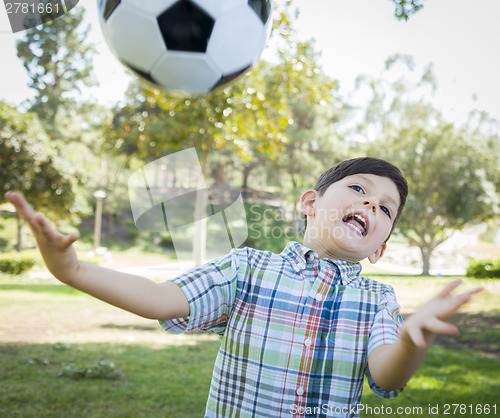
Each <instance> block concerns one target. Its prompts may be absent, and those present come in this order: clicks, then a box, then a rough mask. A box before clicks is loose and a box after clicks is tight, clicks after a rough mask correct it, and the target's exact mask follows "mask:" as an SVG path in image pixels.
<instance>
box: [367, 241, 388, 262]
mask: <svg viewBox="0 0 500 418" xmlns="http://www.w3.org/2000/svg"><path fill="white" fill-rule="evenodd" d="M386 248H387V244H385V243H384V244H382V245H381V246H380V247H379V249H378V250H377V251H375V252H374V253H373V254H372V255H371V256H369V257H368V260H369V261H370V263H372V264H375V263H376V262H377V261H378V260H380V259H381V258H382V256H383V255H384V253H385V249H386Z"/></svg>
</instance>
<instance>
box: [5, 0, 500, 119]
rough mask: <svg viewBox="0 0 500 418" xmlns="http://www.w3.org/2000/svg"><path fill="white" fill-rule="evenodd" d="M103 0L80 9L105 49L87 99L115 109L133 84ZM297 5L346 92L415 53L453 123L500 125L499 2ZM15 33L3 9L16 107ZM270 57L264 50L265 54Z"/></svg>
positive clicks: (299, 0) (88, 0)
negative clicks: (403, 16)
mask: <svg viewBox="0 0 500 418" xmlns="http://www.w3.org/2000/svg"><path fill="white" fill-rule="evenodd" d="M145 1H153V0H145ZM276 1H282V0H276ZM96 3H97V2H96V1H93V0H82V1H80V3H79V5H78V6H77V7H85V8H86V10H87V23H88V24H90V25H91V32H90V37H89V40H90V41H92V42H94V43H95V44H96V45H97V48H98V51H99V54H98V55H97V56H96V57H95V61H94V65H95V67H94V68H95V73H96V77H97V79H98V81H99V82H100V86H99V88H97V89H93V90H92V91H89V92H87V94H92V95H95V96H96V97H97V98H98V100H99V101H100V102H102V103H104V104H114V103H116V102H117V101H119V100H120V99H121V98H122V97H123V93H124V91H125V89H126V86H127V84H128V82H129V80H130V79H129V77H128V76H127V75H126V74H125V70H124V68H123V66H122V65H121V64H120V63H119V62H118V61H117V60H116V59H115V58H114V57H113V55H112V54H111V52H110V51H109V49H108V48H107V46H106V43H105V41H104V39H103V38H102V35H101V31H100V27H99V23H98V21H97V6H96ZM294 5H295V6H296V7H297V8H298V9H299V12H300V16H299V20H298V22H297V23H296V25H297V30H298V32H299V36H300V37H301V39H303V40H310V39H314V40H315V46H316V49H317V50H319V51H321V64H322V66H323V69H324V71H325V72H326V73H327V74H328V75H330V76H331V77H332V78H334V79H336V80H338V81H339V83H340V87H341V92H344V93H348V92H350V91H351V90H352V88H353V86H354V80H355V79H356V77H357V76H358V75H360V74H366V75H373V76H379V75H381V73H382V71H383V68H384V62H385V60H386V59H387V57H389V56H391V55H393V54H395V53H400V54H408V55H411V56H413V57H414V59H415V62H416V64H417V68H424V67H425V66H426V65H427V64H429V63H432V64H433V68H434V72H435V74H436V76H437V82H438V92H437V95H436V99H435V100H436V105H437V106H438V107H439V108H440V110H442V112H443V113H444V114H445V116H446V117H447V118H448V119H450V120H452V121H457V122H463V121H464V120H465V119H466V117H467V115H468V113H469V112H470V111H471V110H472V109H478V110H486V111H487V112H488V113H489V114H490V115H491V116H492V117H494V118H495V119H497V120H500V81H499V75H500V48H499V41H500V24H498V16H500V1H499V0H474V1H470V0H425V1H424V8H423V9H422V10H421V11H419V12H418V13H417V14H416V15H414V16H412V17H411V18H410V19H409V21H407V22H405V21H398V20H396V19H395V18H394V16H393V13H394V5H393V3H392V2H391V1H390V0H294ZM9 30H10V27H9V23H8V20H7V15H6V12H5V9H3V6H2V5H0V52H1V68H2V70H1V75H2V76H1V77H0V100H7V101H8V102H9V103H11V104H14V105H17V104H19V103H21V102H22V101H23V100H25V99H26V98H27V97H30V96H31V95H32V94H33V92H32V91H31V90H30V89H29V88H28V87H27V83H28V81H29V80H28V77H27V75H26V72H25V70H24V68H23V67H22V65H21V62H20V60H19V59H18V58H17V56H16V50H15V41H16V39H19V37H22V33H20V34H12V33H9ZM269 53H270V52H269V50H267V51H264V54H263V57H264V58H266V56H267V55H269ZM266 54H267V55H266Z"/></svg>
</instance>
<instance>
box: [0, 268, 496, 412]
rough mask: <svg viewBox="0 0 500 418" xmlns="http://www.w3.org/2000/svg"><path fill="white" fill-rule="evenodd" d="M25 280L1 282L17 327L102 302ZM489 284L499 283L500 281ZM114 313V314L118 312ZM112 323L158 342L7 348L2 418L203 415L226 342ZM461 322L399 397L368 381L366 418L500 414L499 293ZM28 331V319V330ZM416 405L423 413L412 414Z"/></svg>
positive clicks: (429, 282) (407, 280) (2, 359)
mask: <svg viewBox="0 0 500 418" xmlns="http://www.w3.org/2000/svg"><path fill="white" fill-rule="evenodd" d="M378 280H380V281H383V282H393V283H394V284H398V283H399V284H405V285H407V286H408V287H409V288H411V289H415V291H418V290H420V288H421V287H422V286H423V287H425V288H428V287H429V286H433V288H435V289H436V290H437V289H438V288H439V287H440V286H441V285H442V284H444V283H446V282H447V281H449V280H450V279H449V278H443V279H434V282H433V279H431V278H425V279H424V280H423V281H421V282H420V283H419V280H418V278H417V277H388V276H383V277H378ZM465 282H466V283H465V284H466V285H471V286H472V285H474V284H476V283H477V281H475V280H474V281H472V280H468V279H466V280H465ZM25 283H27V282H26V281H21V282H19V281H16V280H13V282H12V283H5V282H4V284H0V311H1V312H2V313H0V316H3V317H6V318H10V319H8V320H15V321H17V320H20V319H19V318H17V317H14V316H11V317H9V316H8V313H9V312H18V313H19V312H21V311H22V310H23V309H24V310H28V309H29V311H30V312H40V313H42V312H43V311H46V310H52V311H53V316H54V318H56V319H57V317H58V315H66V316H68V315H69V316H74V317H75V320H78V319H79V318H78V314H76V313H75V312H82V313H83V310H85V309H90V310H92V309H95V307H100V306H101V302H99V301H95V300H94V299H92V298H90V297H89V296H87V295H84V294H82V293H80V292H78V291H75V290H73V289H71V288H69V287H66V286H63V285H57V284H25ZM490 284H492V285H494V286H498V285H499V283H498V282H494V283H493V282H490ZM110 309H111V310H112V312H113V313H114V312H115V310H113V309H114V308H110ZM92 312H93V311H92ZM99 312H101V311H99ZM102 312H104V311H102ZM103 315H105V313H104V314H103ZM127 315H128V314H127ZM110 318H111V319H110ZM110 318H108V317H106V316H103V317H102V318H98V320H99V321H100V322H99V323H98V324H97V325H96V327H99V329H100V330H101V332H102V333H111V332H117V333H120V335H127V334H128V333H132V332H135V333H142V334H143V335H146V334H147V335H150V336H151V341H144V340H141V341H133V342H121V343H102V342H95V341H85V342H72V343H69V344H68V343H67V339H66V340H63V341H64V342H65V344H56V343H34V342H29V341H27V342H25V343H3V344H0V382H1V387H2V393H1V395H0V416H1V417H4V416H5V417H15V416H19V417H68V416H71V417H169V418H170V417H173V418H176V417H179V418H190V417H193V418H194V417H201V416H203V411H204V406H205V402H206V399H207V394H208V389H209V384H210V378H211V373H212V367H213V364H214V361H215V356H216V354H217V349H218V341H217V339H213V340H207V339H206V338H203V337H202V336H197V335H194V336H192V337H189V338H186V339H185V340H176V341H177V342H176V343H175V344H174V343H173V342H172V341H173V340H171V339H170V338H171V337H169V336H168V335H166V334H165V333H162V331H161V330H158V328H159V327H158V326H157V325H156V324H155V323H154V322H153V323H151V326H149V325H148V326H143V325H141V324H142V323H141V324H139V325H138V324H136V322H135V319H134V318H135V317H130V319H129V317H126V319H125V322H119V321H118V322H113V321H114V319H115V318H114V317H110ZM25 320H27V321H28V325H30V324H29V322H33V324H32V327H36V326H37V323H38V322H37V318H36V317H31V316H28V317H27V319H25ZM455 322H457V324H458V325H459V327H460V329H461V331H462V332H461V335H460V336H459V337H458V338H439V339H438V340H437V341H436V344H435V345H434V346H433V347H432V348H431V349H430V351H429V354H428V357H427V359H426V362H425V363H424V365H423V366H422V367H421V368H420V370H419V371H418V372H417V374H416V375H415V376H414V378H413V379H412V380H411V381H410V383H409V384H408V387H407V388H406V389H405V390H404V391H403V393H402V394H401V395H400V396H399V397H397V398H396V399H394V400H387V399H381V398H378V397H377V396H376V395H375V394H373V393H372V392H371V390H370V389H369V388H368V386H367V385H365V390H364V395H363V398H362V404H363V405H364V406H365V408H371V413H370V412H369V413H362V414H361V416H362V417H376V416H378V417H380V416H382V414H381V413H380V411H381V409H380V408H382V407H383V408H385V410H386V411H387V408H391V411H392V414H391V416H394V417H410V416H415V417H417V416H418V417H422V416H423V417H436V416H445V415H444V408H445V405H446V404H450V405H451V404H466V405H473V406H474V408H475V406H476V405H484V404H489V405H494V404H496V405H497V414H499V413H500V403H499V401H498V394H499V393H500V347H499V345H498V341H500V294H499V293H498V292H483V294H479V295H477V301H475V302H474V304H473V305H471V306H470V307H469V309H468V310H467V312H464V313H462V314H460V315H458V316H457V318H456V319H455ZM148 324H149V323H148ZM26 325H27V324H26V323H20V326H26ZM0 326H1V324H0ZM151 328H153V329H154V330H151ZM33 329H35V328H33ZM54 329H57V327H54ZM61 335H63V336H65V334H61ZM65 337H66V338H70V337H69V336H65ZM148 338H149V337H148ZM99 362H105V363H101V364H105V365H108V367H107V369H106V368H104V369H99V368H98V367H97V366H96V365H98V364H99ZM86 369H90V370H92V371H94V375H97V377H98V378H91V377H84V378H80V379H74V378H71V375H72V374H71V373H67V371H68V370H70V371H74V370H77V371H82V370H86ZM96 370H97V372H95V371H96ZM61 372H63V373H62V374H64V375H63V376H60V374H61ZM109 372H116V374H117V375H118V377H117V378H114V379H111V378H108V377H112V376H110V374H109ZM120 376H124V378H122V377H120ZM436 406H438V407H439V408H440V413H439V414H437V415H436V414H435V413H431V411H429V408H430V407H433V408H435V407H436ZM376 408H379V409H378V410H377V409H376ZM398 408H402V410H401V411H403V413H400V414H398V413H397V411H398ZM405 408H406V412H405ZM408 408H422V409H421V410H416V411H417V412H415V413H413V414H411V413H408V411H409V409H408ZM414 411H415V410H414ZM432 412H435V409H434V410H432ZM270 415H272V411H270ZM450 415H452V414H450ZM455 416H459V415H457V414H455ZM461 416H467V417H474V416H487V415H484V414H483V415H479V414H476V413H475V412H474V411H473V413H472V414H471V413H470V410H467V413H466V414H462V415H461ZM490 416H494V415H493V414H492V413H491V414H490Z"/></svg>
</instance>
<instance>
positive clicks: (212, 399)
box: [160, 242, 402, 417]
mask: <svg viewBox="0 0 500 418" xmlns="http://www.w3.org/2000/svg"><path fill="white" fill-rule="evenodd" d="M360 272H361V265H360V264H359V263H358V264H352V263H349V262H346V261H338V260H329V259H321V260H320V259H319V257H318V254H317V253H316V252H314V251H313V250H310V249H308V248H306V247H304V246H303V245H300V244H298V243H296V242H292V243H290V244H288V245H287V247H286V248H285V249H284V250H283V252H282V253H281V254H279V255H278V254H274V253H271V252H267V251H258V250H254V249H251V248H243V249H235V250H233V251H231V253H229V254H228V255H226V256H224V257H221V258H218V259H215V260H213V261H211V262H209V263H208V264H206V265H203V266H201V267H198V268H195V269H193V270H191V271H189V272H187V273H185V274H183V275H182V276H180V277H178V278H176V279H174V281H175V282H176V283H177V284H178V285H179V286H180V287H181V289H182V290H183V291H184V293H185V295H186V297H187V299H188V301H189V306H190V316H189V317H187V318H179V319H174V320H169V321H160V324H161V325H162V327H163V328H164V329H165V330H167V331H169V332H171V333H177V332H182V331H193V330H209V331H213V332H215V333H217V334H220V335H222V340H221V347H220V349H219V353H218V355H217V359H216V361H215V365H214V371H213V375H212V383H211V387H210V393H209V396H208V401H207V406H206V411H205V417H256V416H258V417H269V416H276V417H285V416H293V415H296V414H297V415H298V414H301V413H305V414H306V415H308V416H338V417H350V416H358V413H357V411H356V406H357V405H358V404H359V403H360V399H361V392H362V389H363V377H364V376H363V375H364V374H366V375H367V377H368V381H369V384H370V387H371V388H372V390H374V392H375V393H377V394H378V395H379V396H381V397H384V398H393V397H395V396H397V395H398V394H399V393H400V390H398V391H386V390H383V389H381V388H379V387H378V386H377V385H376V384H375V383H374V382H373V380H372V378H371V376H370V373H369V371H368V367H367V359H368V355H369V354H370V352H371V351H372V350H373V349H374V348H375V347H378V346H380V345H382V344H391V343H394V342H395V340H396V339H397V336H398V325H399V324H401V322H402V320H401V316H400V315H399V305H398V303H397V302H396V298H395V294H394V290H393V289H392V287H390V286H386V285H383V284H381V283H378V282H375V281H373V280H370V279H367V278H364V277H360V276H359V275H360Z"/></svg>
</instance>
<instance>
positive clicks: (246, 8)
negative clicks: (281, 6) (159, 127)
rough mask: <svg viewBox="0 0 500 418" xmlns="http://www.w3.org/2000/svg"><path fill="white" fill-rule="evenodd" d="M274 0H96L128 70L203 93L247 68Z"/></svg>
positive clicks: (104, 25)
mask: <svg viewBox="0 0 500 418" xmlns="http://www.w3.org/2000/svg"><path fill="white" fill-rule="evenodd" d="M272 1H273V0H97V4H98V9H99V20H100V24H101V29H102V31H103V34H104V38H105V39H106V42H107V44H108V46H109V47H110V49H111V51H112V52H113V53H114V54H115V55H116V57H117V58H118V59H119V60H120V61H121V62H122V63H123V64H124V65H126V66H127V67H129V68H130V69H131V70H132V71H134V72H135V73H136V74H138V75H139V76H141V77H143V78H145V79H147V80H149V81H150V82H152V83H154V84H157V85H160V86H162V87H164V88H165V89H167V90H169V91H172V92H177V93H182V94H187V95H191V94H193V95H198V94H204V93H207V92H209V91H210V90H213V89H214V88H216V87H219V86H221V85H223V84H225V83H228V82H229V81H232V80H234V79H235V78H236V77H238V76H239V75H241V74H243V73H245V72H246V71H248V69H249V68H250V67H251V66H252V65H253V64H255V63H256V62H257V61H258V59H259V57H260V55H261V53H262V51H263V49H264V46H265V44H266V41H267V38H268V37H269V33H270V29H271V22H272V16H271V13H272Z"/></svg>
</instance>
